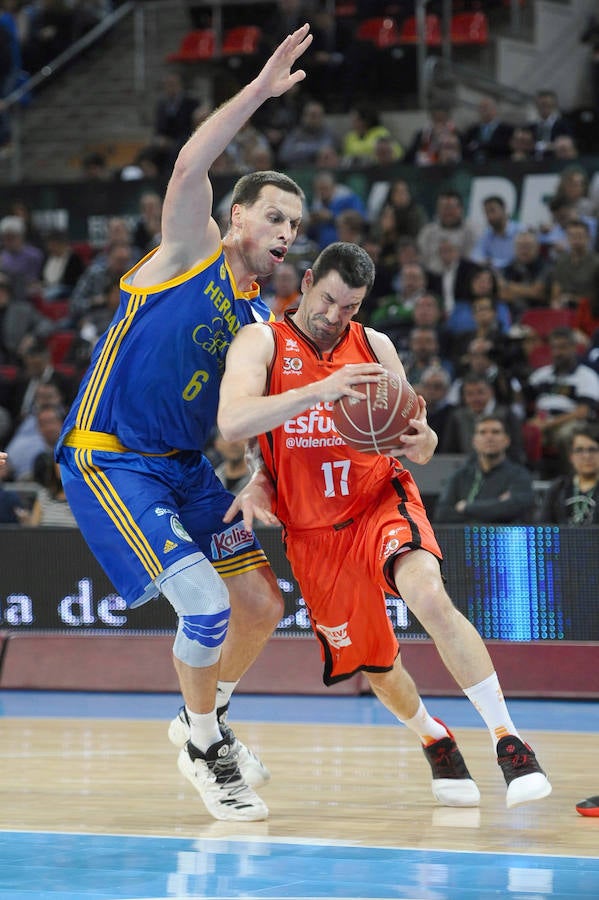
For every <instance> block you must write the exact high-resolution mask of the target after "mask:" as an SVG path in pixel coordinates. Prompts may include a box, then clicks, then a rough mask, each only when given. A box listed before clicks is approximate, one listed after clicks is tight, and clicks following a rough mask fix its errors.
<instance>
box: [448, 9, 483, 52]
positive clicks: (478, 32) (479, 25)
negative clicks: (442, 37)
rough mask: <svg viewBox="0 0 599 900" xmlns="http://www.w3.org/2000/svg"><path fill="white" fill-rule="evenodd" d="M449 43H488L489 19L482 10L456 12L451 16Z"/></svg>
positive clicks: (480, 44) (479, 44)
mask: <svg viewBox="0 0 599 900" xmlns="http://www.w3.org/2000/svg"><path fill="white" fill-rule="evenodd" d="M450 35H451V43H452V44H456V45H462V44H476V45H478V46H484V45H485V44H488V43H489V20H488V19H487V17H486V15H485V14H484V13H483V12H475V13H456V14H455V15H453V16H452V17H451V31H450Z"/></svg>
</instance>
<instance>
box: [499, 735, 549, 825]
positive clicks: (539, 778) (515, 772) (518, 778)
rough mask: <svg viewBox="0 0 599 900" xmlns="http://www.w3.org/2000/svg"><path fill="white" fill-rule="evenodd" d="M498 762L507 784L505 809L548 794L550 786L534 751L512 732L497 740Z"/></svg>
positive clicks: (540, 798) (539, 798)
mask: <svg viewBox="0 0 599 900" xmlns="http://www.w3.org/2000/svg"><path fill="white" fill-rule="evenodd" d="M497 764H498V765H499V767H500V768H501V771H502V772H503V777H504V778H505V783H506V784H507V795H506V799H505V802H506V805H507V807H508V809H510V808H511V807H512V806H518V804H520V803H528V801H529V800H542V799H543V797H548V796H549V794H550V793H551V785H550V784H549V781H548V779H547V776H546V775H545V773H544V772H543V770H542V768H541V767H540V765H539V764H538V762H537V758H536V756H535V755H534V752H533V751H532V750H531V748H530V747H529V746H528V744H525V743H524V741H521V740H520V738H517V737H515V736H514V735H513V734H508V735H507V736H506V737H503V738H501V740H500V741H499V742H498V744H497Z"/></svg>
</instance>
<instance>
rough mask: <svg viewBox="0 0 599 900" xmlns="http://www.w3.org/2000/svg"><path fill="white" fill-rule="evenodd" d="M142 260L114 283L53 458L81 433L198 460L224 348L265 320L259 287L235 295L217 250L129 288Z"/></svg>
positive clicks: (215, 395) (215, 401) (211, 421)
mask: <svg viewBox="0 0 599 900" xmlns="http://www.w3.org/2000/svg"><path fill="white" fill-rule="evenodd" d="M153 252H156V251H153ZM150 255H151V254H150ZM148 258H149V256H148V257H145V259H144V260H141V261H140V262H139V263H138V264H137V265H136V266H135V267H134V268H133V269H131V271H130V272H128V273H127V274H126V275H124V276H123V278H122V279H121V301H120V305H119V309H118V310H117V312H116V314H115V316H114V318H113V320H112V323H111V325H110V327H109V328H108V330H107V331H106V332H105V333H104V334H103V335H102V337H101V338H100V340H99V341H98V343H97V344H96V347H95V348H94V353H93V356H92V359H91V363H90V366H89V369H88V371H87V372H86V374H85V376H84V378H83V380H82V382H81V386H80V389H79V393H78V394H77V397H76V399H75V401H74V403H73V405H72V406H71V409H70V412H69V414H68V416H67V418H66V421H65V424H64V428H63V431H62V435H61V438H60V441H59V444H58V447H57V449H59V448H60V446H61V444H62V441H63V440H64V437H65V436H66V435H67V434H68V432H69V431H70V430H71V429H72V428H78V429H82V430H84V431H94V432H104V433H106V434H110V435H114V436H115V437H117V438H118V439H119V441H120V442H121V443H122V444H123V445H124V446H125V447H126V448H128V449H129V450H134V451H138V452H140V453H157V454H158V453H167V452H168V451H170V450H174V449H176V450H201V449H202V448H203V447H204V445H205V443H206V440H207V438H208V436H209V434H210V431H211V429H212V428H213V427H214V424H215V422H216V412H217V408H218V394H219V387H220V381H221V378H222V374H223V371H224V366H225V355H226V352H227V349H228V347H229V344H230V343H231V341H232V340H233V338H234V337H235V335H236V333H237V332H238V331H239V329H240V328H241V327H242V326H243V325H247V324H248V323H250V322H262V321H268V319H269V318H271V314H270V311H269V309H268V307H267V306H266V304H265V303H264V302H263V301H262V299H261V298H260V296H259V288H258V285H255V286H254V287H253V289H252V290H251V291H248V292H243V293H242V292H240V291H239V290H238V289H237V286H236V284H235V280H234V278H233V274H232V272H231V270H230V268H229V266H228V265H227V262H226V260H225V256H224V252H223V249H222V246H221V247H220V248H219V250H218V251H217V252H216V253H215V254H214V255H213V256H211V257H210V258H209V259H207V260H205V261H204V262H203V263H201V264H200V265H199V266H197V267H196V268H195V269H192V270H190V271H189V272H186V273H185V274H183V275H180V276H179V277H177V278H174V279H172V280H171V281H167V282H164V283H163V284H159V285H155V286H153V287H144V288H136V287H135V286H132V285H131V279H132V277H133V275H134V273H135V272H136V271H137V270H138V269H139V268H140V267H141V266H142V265H143V263H144V262H145V261H146V260H147V259H148Z"/></svg>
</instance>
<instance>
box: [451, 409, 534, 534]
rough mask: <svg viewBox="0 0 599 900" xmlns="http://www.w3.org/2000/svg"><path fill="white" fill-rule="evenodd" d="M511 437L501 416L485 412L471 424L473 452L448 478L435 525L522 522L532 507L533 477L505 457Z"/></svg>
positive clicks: (527, 518) (525, 519)
mask: <svg viewBox="0 0 599 900" xmlns="http://www.w3.org/2000/svg"><path fill="white" fill-rule="evenodd" d="M509 445H510V436H509V434H508V431H507V428H506V424H505V422H504V420H503V418H502V416H501V415H498V414H497V413H488V414H486V415H482V416H480V418H478V419H477V421H476V423H475V425H474V433H473V435H472V444H471V446H472V450H473V451H474V453H473V454H472V455H471V456H470V458H469V459H467V460H466V462H465V463H464V465H463V466H462V467H461V468H460V469H457V471H455V472H454V473H453V474H452V475H450V477H449V479H448V480H447V483H446V484H445V486H444V488H443V489H442V491H441V494H440V496H439V499H438V501H437V505H436V507H435V521H436V522H456V523H458V522H462V523H465V522H497V523H501V524H507V523H515V524H517V523H522V522H527V521H530V520H531V517H532V510H533V507H534V491H533V483H532V475H531V473H530V472H529V471H528V469H527V468H526V467H525V466H523V465H521V464H520V463H516V462H513V461H512V460H510V459H508V458H507V450H508V448H509Z"/></svg>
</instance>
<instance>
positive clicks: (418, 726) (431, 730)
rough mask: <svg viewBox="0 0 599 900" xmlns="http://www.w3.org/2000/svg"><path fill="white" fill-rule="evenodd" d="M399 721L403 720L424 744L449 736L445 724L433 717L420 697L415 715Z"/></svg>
mask: <svg viewBox="0 0 599 900" xmlns="http://www.w3.org/2000/svg"><path fill="white" fill-rule="evenodd" d="M399 721H400V722H403V724H404V725H405V726H406V728H409V729H410V731H413V732H414V733H415V734H417V735H418V737H419V738H420V740H421V741H422V743H423V744H424V745H425V746H427V745H428V744H432V743H433V742H434V741H439V740H440V739H441V738H445V737H449V734H448V732H447V729H446V728H445V726H444V725H443V724H442V723H441V722H437V720H436V719H433V717H432V716H431V714H430V713H429V711H428V710H427V708H426V706H425V705H424V703H423V702H422V699H421V700H420V706H419V707H418V710H417V712H416V715H415V716H412V717H411V719H400V720H399Z"/></svg>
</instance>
